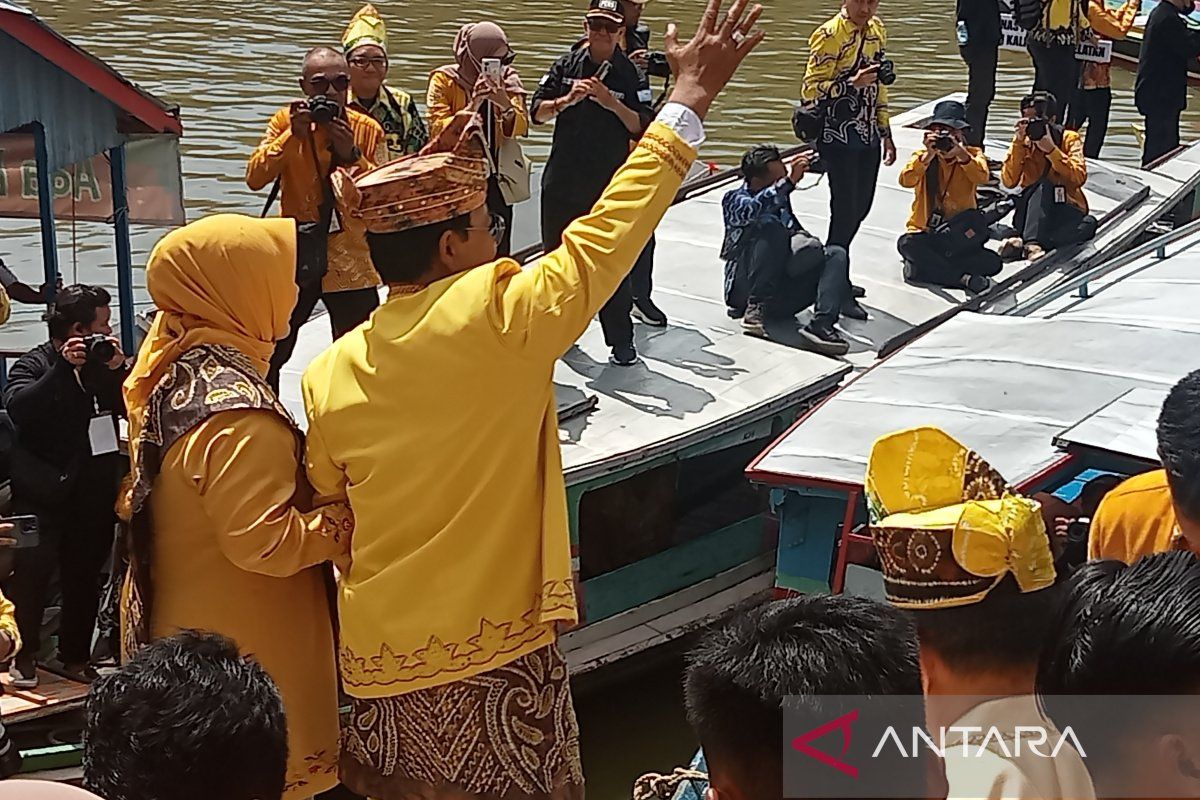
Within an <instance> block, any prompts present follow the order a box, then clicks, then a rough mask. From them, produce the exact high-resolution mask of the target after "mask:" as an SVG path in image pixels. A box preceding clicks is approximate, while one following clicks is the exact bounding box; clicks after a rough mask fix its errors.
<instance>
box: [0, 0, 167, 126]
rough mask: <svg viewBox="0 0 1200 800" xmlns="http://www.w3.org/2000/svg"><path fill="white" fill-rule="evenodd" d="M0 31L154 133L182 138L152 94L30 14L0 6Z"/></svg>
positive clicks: (165, 110)
mask: <svg viewBox="0 0 1200 800" xmlns="http://www.w3.org/2000/svg"><path fill="white" fill-rule="evenodd" d="M0 30H3V31H4V32H5V33H7V34H9V35H10V36H12V37H13V38H14V39H16V40H17V41H19V42H21V43H23V44H24V45H25V46H26V47H28V48H30V49H31V50H33V51H34V52H35V53H38V54H39V55H41V56H42V57H43V58H45V59H46V60H47V61H50V62H51V63H52V64H54V65H55V66H57V67H59V68H60V69H62V70H63V71H65V72H66V73H68V74H69V75H71V76H72V77H74V78H75V79H76V80H78V81H80V82H81V83H83V84H84V85H85V86H88V87H89V88H91V89H92V90H93V91H95V92H96V93H97V94H99V95H101V96H102V97H105V98H107V99H108V100H109V101H110V102H112V103H113V104H114V105H116V106H118V107H120V108H121V109H124V110H125V111H126V112H127V113H129V114H131V115H132V116H134V117H136V118H137V119H138V120H139V121H141V122H142V123H143V124H145V125H146V126H148V127H149V128H150V129H151V130H154V131H156V132H158V133H173V134H175V135H176V136H182V135H183V123H182V122H180V120H179V117H178V116H177V114H175V113H173V112H172V110H171V109H169V108H168V107H167V106H166V105H164V104H163V103H162V102H161V101H160V100H158V99H157V98H155V97H154V96H153V95H150V94H149V93H147V92H145V91H143V90H141V89H139V88H138V87H137V86H135V85H134V84H132V83H130V82H129V81H128V80H126V79H125V78H123V77H122V76H121V75H120V73H118V72H117V71H116V70H114V69H113V68H112V67H110V66H108V65H107V64H105V63H104V62H103V61H101V60H100V59H98V58H96V57H95V56H92V55H90V54H89V53H87V52H86V51H84V50H83V49H82V48H80V47H78V46H77V45H75V44H73V43H72V42H71V41H70V40H68V39H66V38H65V37H63V36H61V35H60V34H59V33H57V32H56V31H55V30H54V29H52V28H50V27H49V26H48V25H46V24H45V23H44V22H42V21H41V20H39V19H38V18H37V17H35V16H34V15H33V14H23V13H20V12H17V11H11V10H9V9H6V8H4V7H0Z"/></svg>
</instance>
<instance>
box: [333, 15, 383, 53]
mask: <svg viewBox="0 0 1200 800" xmlns="http://www.w3.org/2000/svg"><path fill="white" fill-rule="evenodd" d="M364 44H374V45H378V46H379V47H381V48H383V51H384V52H385V53H386V52H387V25H385V24H384V22H383V17H381V16H379V12H378V11H377V10H376V9H375V6H373V5H371V4H370V3H367V4H366V5H365V6H363V7H362V8H360V9H359V10H358V12H357V13H356V14H355V15H354V16H353V17H351V18H350V24H349V25H347V26H346V32H345V33H343V34H342V51H343V52H344V53H345V54H346V55H350V51H352V50H353V49H354V48H356V47H361V46H362V45H364Z"/></svg>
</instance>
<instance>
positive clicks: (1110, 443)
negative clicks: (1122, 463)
mask: <svg viewBox="0 0 1200 800" xmlns="http://www.w3.org/2000/svg"><path fill="white" fill-rule="evenodd" d="M1166 399H1167V390H1165V389H1146V388H1138V389H1131V390H1130V391H1128V392H1126V393H1125V394H1123V395H1121V396H1120V397H1118V398H1117V399H1116V400H1114V401H1112V402H1111V403H1109V404H1108V405H1106V406H1105V407H1104V408H1102V409H1100V410H1099V411H1097V412H1096V413H1095V414H1092V415H1090V416H1087V417H1084V419H1083V421H1082V422H1080V423H1079V424H1078V425H1074V426H1072V427H1071V428H1069V429H1068V430H1066V431H1063V433H1061V434H1060V435H1059V436H1058V437H1057V438H1056V439H1055V444H1057V445H1059V446H1060V447H1068V446H1072V445H1074V446H1078V447H1084V448H1087V449H1089V450H1103V451H1105V452H1108V453H1117V454H1120V455H1128V456H1133V457H1134V458H1139V459H1141V460H1143V461H1157V460H1158V436H1157V433H1156V428H1157V423H1158V413H1159V409H1161V408H1162V404H1163V401H1164V400H1166Z"/></svg>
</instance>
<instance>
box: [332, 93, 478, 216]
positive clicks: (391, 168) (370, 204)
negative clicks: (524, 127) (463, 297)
mask: <svg viewBox="0 0 1200 800" xmlns="http://www.w3.org/2000/svg"><path fill="white" fill-rule="evenodd" d="M354 189H355V192H354V194H355V196H354V197H353V198H352V199H351V200H350V203H351V205H352V207H354V212H353V213H354V215H355V216H357V217H360V218H361V219H362V220H363V221H364V222H365V223H366V228H367V231H368V232H370V233H398V232H400V231H406V230H409V229H411V228H420V227H423V226H425V225H433V224H435V223H438V222H445V221H446V220H450V219H454V218H455V217H459V216H462V215H463V214H468V213H470V212H471V211H473V210H475V209H476V208H479V207H480V206H482V205H484V204H485V203H487V190H488V162H487V158H486V155H485V150H484V141H483V135H482V131H481V127H480V125H479V118H478V115H477V114H474V113H472V112H461V113H460V114H459V115H457V116H456V118H455V119H454V120H453V121H452V122H451V123H450V125H448V126H447V127H446V129H445V131H443V132H442V135H441V136H439V137H438V139H436V140H434V141H433V142H430V143H429V144H428V145H427V146H426V147H425V149H423V150H422V151H421V152H420V153H418V154H417V155H413V156H406V157H405V158H400V159H397V160H396V161H393V162H391V163H389V164H384V165H383V166H381V167H376V168H375V169H373V170H370V171H368V172H364V173H363V174H362V175H361V176H359V177H358V178H357V179H355V181H354Z"/></svg>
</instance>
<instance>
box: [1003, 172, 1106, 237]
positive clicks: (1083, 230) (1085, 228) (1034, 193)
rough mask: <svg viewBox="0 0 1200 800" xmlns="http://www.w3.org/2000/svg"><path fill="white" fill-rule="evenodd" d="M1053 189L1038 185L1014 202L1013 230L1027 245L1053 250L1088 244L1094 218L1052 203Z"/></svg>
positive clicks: (1063, 204)
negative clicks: (1036, 245)
mask: <svg viewBox="0 0 1200 800" xmlns="http://www.w3.org/2000/svg"><path fill="white" fill-rule="evenodd" d="M1053 192H1054V186H1053V185H1051V184H1050V182H1049V181H1039V182H1038V183H1036V184H1034V185H1033V186H1030V187H1029V188H1028V189H1026V190H1025V191H1023V192H1022V193H1021V194H1020V196H1019V197H1018V198H1017V209H1016V213H1015V214H1014V216H1013V227H1014V228H1016V229H1017V232H1018V234H1019V235H1020V236H1021V238H1022V239H1024V240H1025V242H1026V243H1027V244H1038V245H1041V247H1042V249H1043V250H1047V251H1049V250H1053V249H1055V248H1057V247H1065V246H1066V245H1069V244H1079V243H1081V242H1086V241H1090V240H1091V238H1092V237H1093V236H1095V235H1096V228H1097V226H1098V223H1097V222H1096V218H1095V217H1093V216H1091V215H1090V214H1085V213H1084V212H1083V211H1080V210H1079V209H1078V208H1076V207H1075V206H1073V205H1071V204H1070V203H1055V202H1054V201H1053V195H1052V193H1053Z"/></svg>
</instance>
